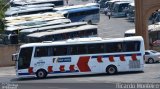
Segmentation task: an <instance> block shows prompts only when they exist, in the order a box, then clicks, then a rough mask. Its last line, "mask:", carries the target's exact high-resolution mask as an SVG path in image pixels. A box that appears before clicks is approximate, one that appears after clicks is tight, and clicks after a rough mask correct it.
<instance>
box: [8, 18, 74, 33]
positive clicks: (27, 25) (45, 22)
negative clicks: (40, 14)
mask: <svg viewBox="0 0 160 89" xmlns="http://www.w3.org/2000/svg"><path fill="white" fill-rule="evenodd" d="M70 22H71V20H70V19H61V18H59V19H58V17H57V19H55V20H54V19H52V21H48V20H43V21H26V22H22V23H19V24H17V25H14V26H8V27H6V28H5V31H6V32H16V33H17V31H21V30H24V29H32V28H40V27H46V26H53V25H58V24H66V23H70Z"/></svg>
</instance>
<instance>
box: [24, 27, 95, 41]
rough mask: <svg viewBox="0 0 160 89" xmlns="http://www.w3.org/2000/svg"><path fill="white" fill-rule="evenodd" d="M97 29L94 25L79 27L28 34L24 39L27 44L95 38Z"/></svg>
mask: <svg viewBox="0 0 160 89" xmlns="http://www.w3.org/2000/svg"><path fill="white" fill-rule="evenodd" d="M97 36H98V27H97V26H95V25H81V26H74V27H70V28H65V29H57V30H48V31H45V32H36V33H32V34H28V35H27V36H26V39H27V40H28V43H35V42H42V41H60V40H66V39H71V38H84V37H97Z"/></svg>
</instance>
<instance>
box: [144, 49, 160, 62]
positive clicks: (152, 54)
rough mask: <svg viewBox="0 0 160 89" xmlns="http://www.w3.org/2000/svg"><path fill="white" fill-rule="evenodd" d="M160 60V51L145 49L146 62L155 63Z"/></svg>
mask: <svg viewBox="0 0 160 89" xmlns="http://www.w3.org/2000/svg"><path fill="white" fill-rule="evenodd" d="M159 61H160V52H157V51H155V50H146V51H145V62H146V63H154V62H159Z"/></svg>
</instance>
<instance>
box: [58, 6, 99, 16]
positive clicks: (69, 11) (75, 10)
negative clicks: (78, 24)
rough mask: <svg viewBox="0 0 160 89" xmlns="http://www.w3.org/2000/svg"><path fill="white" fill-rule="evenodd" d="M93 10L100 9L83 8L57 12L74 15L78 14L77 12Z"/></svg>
mask: <svg viewBox="0 0 160 89" xmlns="http://www.w3.org/2000/svg"><path fill="white" fill-rule="evenodd" d="M94 9H100V8H99V7H83V8H75V9H68V10H62V11H58V13H62V14H65V13H67V12H68V13H74V12H79V11H86V10H94Z"/></svg>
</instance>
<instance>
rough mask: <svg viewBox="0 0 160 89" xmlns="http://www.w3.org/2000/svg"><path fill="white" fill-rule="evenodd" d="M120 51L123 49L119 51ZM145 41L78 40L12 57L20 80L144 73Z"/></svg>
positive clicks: (25, 48) (31, 47)
mask: <svg viewBox="0 0 160 89" xmlns="http://www.w3.org/2000/svg"><path fill="white" fill-rule="evenodd" d="M118 48H119V49H118ZM143 56H144V41H143V38H142V37H139V36H138V37H126V38H111V39H102V38H97V37H95V38H94V37H93V38H76V39H69V40H67V41H57V42H51V43H49V42H44V43H30V44H24V45H22V46H20V50H19V53H17V54H14V55H12V60H15V61H16V74H17V76H18V77H25V76H37V77H38V78H45V77H46V76H47V75H53V76H60V75H80V74H96V73H106V72H107V73H108V74H115V73H116V72H125V71H143V70H144V60H143Z"/></svg>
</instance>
